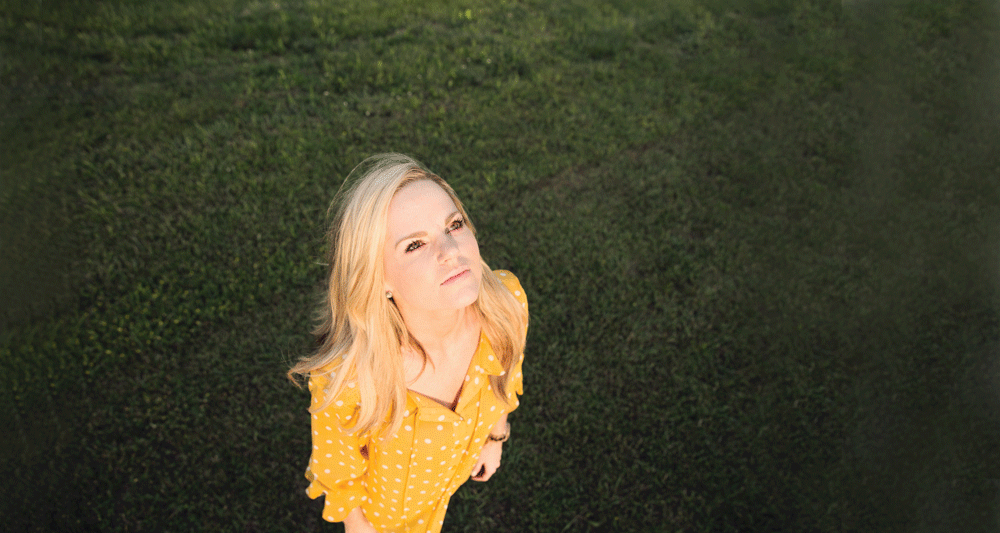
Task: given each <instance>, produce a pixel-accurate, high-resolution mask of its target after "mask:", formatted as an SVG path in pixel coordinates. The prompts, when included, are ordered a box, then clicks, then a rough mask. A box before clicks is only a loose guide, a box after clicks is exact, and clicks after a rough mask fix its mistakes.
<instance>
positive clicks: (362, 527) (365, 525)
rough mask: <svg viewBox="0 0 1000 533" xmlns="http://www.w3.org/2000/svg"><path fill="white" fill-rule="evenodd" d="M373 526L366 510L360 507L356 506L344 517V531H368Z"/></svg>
mask: <svg viewBox="0 0 1000 533" xmlns="http://www.w3.org/2000/svg"><path fill="white" fill-rule="evenodd" d="M371 527H372V525H371V522H369V521H368V518H367V517H365V513H364V511H362V510H361V508H360V507H355V508H354V510H353V511H351V512H350V513H348V515H347V516H346V517H344V531H367V530H368V529H369V528H371Z"/></svg>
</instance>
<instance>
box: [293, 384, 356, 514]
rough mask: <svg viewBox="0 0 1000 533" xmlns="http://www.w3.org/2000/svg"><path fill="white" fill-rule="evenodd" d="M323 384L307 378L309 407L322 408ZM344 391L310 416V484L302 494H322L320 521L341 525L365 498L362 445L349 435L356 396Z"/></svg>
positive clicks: (315, 496)
mask: <svg viewBox="0 0 1000 533" xmlns="http://www.w3.org/2000/svg"><path fill="white" fill-rule="evenodd" d="M326 382H327V380H326V378H325V377H323V376H313V377H311V378H309V391H310V392H311V393H312V402H313V406H316V407H318V406H320V405H323V402H324V390H323V389H324V387H325V386H326ZM346 390H347V393H345V394H341V395H340V396H338V398H337V399H336V400H335V401H334V402H332V403H330V405H328V406H327V407H326V408H324V409H323V410H321V411H316V412H315V413H313V414H312V440H313V451H312V457H311V458H310V459H309V467H308V468H307V469H306V479H308V480H309V481H310V483H309V487H308V488H307V489H306V494H308V495H309V497H310V498H318V497H319V496H324V495H325V503H324V505H323V518H324V519H325V520H328V521H330V522H342V521H343V520H344V518H345V517H346V516H347V515H348V513H350V512H351V511H352V510H354V508H356V507H359V506H361V504H362V502H364V501H365V500H366V499H367V492H366V489H365V484H364V481H363V476H364V475H365V472H366V471H367V469H368V458H367V456H366V452H365V451H363V450H362V448H363V447H364V446H365V444H366V443H365V442H362V441H361V439H359V438H358V437H357V436H355V435H352V434H351V433H349V429H350V427H351V426H353V425H354V420H352V419H353V418H354V417H356V416H357V412H356V408H357V406H358V401H357V398H358V395H357V393H356V392H354V389H346ZM351 392H354V394H351Z"/></svg>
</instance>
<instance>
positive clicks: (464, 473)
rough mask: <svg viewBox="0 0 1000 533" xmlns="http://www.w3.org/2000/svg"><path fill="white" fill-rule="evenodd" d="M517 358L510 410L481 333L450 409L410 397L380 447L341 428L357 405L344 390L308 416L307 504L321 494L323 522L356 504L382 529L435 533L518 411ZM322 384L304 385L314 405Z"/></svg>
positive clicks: (511, 284) (515, 285)
mask: <svg viewBox="0 0 1000 533" xmlns="http://www.w3.org/2000/svg"><path fill="white" fill-rule="evenodd" d="M496 274H497V275H498V276H499V278H500V280H501V281H502V282H503V284H504V285H505V286H506V287H507V289H508V290H510V291H511V293H512V294H513V295H514V297H515V298H516V299H517V300H518V302H520V303H521V304H522V306H524V307H525V308H527V300H526V299H525V296H524V293H523V289H522V288H521V285H520V283H519V282H518V280H517V278H516V277H514V276H513V274H510V273H509V272H506V271H502V270H501V271H496ZM523 360H524V356H523V355H522V356H521V357H520V358H519V360H518V362H517V364H516V365H515V367H514V368H513V369H512V371H511V381H510V385H509V386H508V393H507V398H508V402H509V403H510V405H509V406H507V405H504V403H503V402H501V401H500V400H499V399H498V398H497V397H496V394H494V393H493V392H492V391H493V388H492V387H491V385H490V379H489V377H490V376H501V375H505V374H506V372H505V371H504V369H503V368H502V367H501V365H500V361H499V359H498V357H497V356H496V354H494V352H493V349H492V347H491V346H490V343H489V340H488V339H487V338H486V337H485V335H483V336H482V338H481V340H480V345H479V349H478V350H477V351H476V354H475V355H474V356H473V360H472V364H471V365H470V370H469V374H468V375H466V376H465V381H466V384H465V386H464V387H463V388H462V391H461V394H460V396H459V401H458V406H457V407H456V409H455V411H452V410H450V409H448V408H447V407H444V406H442V405H441V404H438V403H437V402H434V401H432V400H430V399H428V398H426V397H422V396H420V395H418V394H414V393H409V394H407V405H406V410H405V411H404V413H403V418H404V419H403V423H402V425H401V426H400V430H399V431H398V432H397V434H396V435H395V436H393V438H389V439H386V440H384V441H379V440H366V441H365V442H361V441H360V439H358V438H357V437H356V436H354V435H352V434H350V433H349V432H348V430H347V429H346V428H345V427H344V425H345V424H346V425H347V426H348V427H349V426H350V421H351V418H352V416H354V415H355V412H356V409H357V399H358V392H357V388H356V387H348V388H347V389H345V391H343V392H342V393H341V395H340V396H339V397H338V398H337V399H336V401H334V402H333V403H331V404H330V406H329V407H327V408H326V409H324V410H323V411H321V412H319V413H315V414H314V415H313V416H312V426H313V427H312V429H313V454H312V457H311V460H310V462H309V464H310V466H309V468H307V469H306V478H307V479H309V481H310V485H309V487H308V489H307V490H306V492H307V494H308V495H309V497H311V498H318V497H319V496H325V502H324V503H325V505H324V506H323V518H324V519H326V520H328V521H331V522H340V521H343V519H344V517H346V516H347V514H349V513H350V512H351V511H353V510H354V509H355V508H357V507H358V506H359V505H360V506H361V507H362V509H363V511H364V513H365V516H366V517H367V518H368V520H369V521H370V522H372V524H373V525H374V526H375V528H376V529H378V530H380V531H382V530H386V531H395V530H406V531H412V532H431V533H437V532H439V531H440V530H441V526H442V524H443V522H444V517H445V511H446V510H447V508H448V501H449V499H450V498H451V495H452V494H454V493H455V491H456V490H458V488H459V487H460V486H461V485H462V484H463V483H465V481H466V480H467V479H468V478H469V475H470V474H471V471H472V467H473V466H474V465H475V463H476V461H477V459H478V457H479V452H480V450H481V449H482V446H483V445H484V443H485V442H486V436H487V435H488V433H489V432H490V430H491V429H492V428H493V426H494V424H496V422H497V421H498V420H499V419H500V417H501V416H503V415H504V414H506V413H508V412H510V411H512V410H514V409H515V408H516V407H517V406H518V403H519V400H518V395H519V394H521V393H522V389H523V384H522V374H521V364H522V362H523ZM325 385H326V383H325V381H324V378H322V377H314V378H312V379H310V383H309V387H310V390H311V391H312V393H313V404H314V405H318V404H319V401H320V399H321V398H322V394H323V392H322V391H323V388H324V386H325ZM351 385H353V384H351ZM352 389H353V390H352ZM320 420H323V422H320ZM331 421H335V422H336V423H331ZM335 443H336V444H335ZM362 450H364V453H363V452H362ZM407 456H408V457H409V460H408V461H407V460H406V459H405V458H406V457H407ZM383 473H384V474H385V475H382V474H383ZM393 473H395V474H393ZM355 481H357V483H355ZM357 502H361V503H360V504H359V503H357Z"/></svg>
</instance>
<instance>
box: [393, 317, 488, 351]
mask: <svg viewBox="0 0 1000 533" xmlns="http://www.w3.org/2000/svg"><path fill="white" fill-rule="evenodd" d="M399 313H400V314H401V315H402V316H403V323H404V324H405V325H406V329H407V330H408V331H409V332H410V335H411V336H412V337H413V338H414V339H416V341H417V342H419V343H420V346H421V347H423V349H424V352H425V353H426V354H427V357H429V358H430V359H431V361H432V362H434V363H437V362H439V361H446V360H450V359H452V358H454V357H460V356H461V355H462V354H460V353H457V348H458V347H459V346H461V343H460V342H459V341H460V340H461V339H462V337H463V336H464V335H467V334H468V333H469V331H470V329H475V330H476V332H478V331H479V314H478V313H477V312H476V310H475V307H474V306H473V305H469V306H468V307H465V308H463V309H457V310H451V311H435V312H423V313H414V312H413V311H409V310H407V309H405V308H403V307H400V308H399Z"/></svg>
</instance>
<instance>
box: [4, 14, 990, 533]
mask: <svg viewBox="0 0 1000 533" xmlns="http://www.w3.org/2000/svg"><path fill="white" fill-rule="evenodd" d="M996 16H997V13H996V11H995V9H994V8H993V7H991V6H989V5H987V3H986V2H962V1H957V0H948V1H943V2H936V3H933V4H931V3H926V2H891V3H890V2H877V3H875V2H862V1H858V2H844V3H840V2H837V3H829V2H807V1H801V2H795V1H790V0H789V1H775V2H763V1H749V0H748V1H744V2H737V1H723V0H703V1H696V0H690V1H684V0H677V1H672V2H651V1H642V0H636V1H631V2H629V1H619V2H582V1H578V2H554V3H552V2H528V1H501V2H473V1H466V2H422V3H418V4H416V5H415V4H414V3H409V2H382V3H380V4H379V5H373V4H371V3H367V2H336V3H334V2H317V1H302V2H290V1H289V2H245V1H225V0H224V1H219V2H212V3H204V2H183V1H172V2H153V3H147V2H129V1H120V2H93V3H76V2H59V1H43V2H28V1H22V0H0V291H2V292H0V302H2V307H0V310H2V311H3V312H2V313H0V320H2V322H0V328H2V329H0V380H2V381H0V383H2V389H0V391H2V394H0V423H2V426H0V427H3V428H5V429H4V431H2V432H0V450H2V452H0V473H2V475H3V478H4V479H5V483H3V484H0V487H2V488H0V517H2V518H0V523H2V525H3V529H4V530H5V531H189V530H200V531H285V530H289V531H302V530H310V531H311V530H322V529H327V530H337V529H338V528H339V527H340V526H337V525H329V524H325V523H324V522H322V520H321V519H320V516H319V510H320V507H321V505H322V504H321V503H319V502H313V501H310V500H308V499H307V498H306V497H305V495H304V492H303V489H304V488H305V485H306V482H305V479H304V478H303V476H302V473H303V470H304V466H305V463H306V460H307V457H308V454H309V452H310V449H311V445H310V440H309V429H308V415H307V412H306V408H307V403H308V395H307V393H306V392H304V391H303V390H300V389H296V388H295V387H294V386H292V385H291V384H290V383H289V382H288V381H287V380H286V379H285V378H284V373H285V371H286V369H287V368H288V366H289V364H290V362H291V361H293V360H294V359H295V358H297V357H299V356H301V355H303V354H305V353H308V351H309V349H310V347H311V339H310V338H309V336H308V331H309V328H310V325H311V318H312V312H313V310H314V305H315V303H316V300H317V296H318V291H319V290H320V289H321V286H322V278H323V273H324V268H323V265H321V264H320V262H321V261H322V249H323V244H322V232H323V230H324V221H325V212H326V209H327V207H328V204H329V202H330V200H331V199H332V197H333V195H334V193H335V192H336V190H337V189H338V187H339V186H340V183H341V182H342V180H343V178H344V176H346V174H347V173H348V172H349V171H350V169H351V168H352V167H353V166H354V165H355V164H357V163H358V162H359V161H360V160H361V159H363V158H364V157H366V156H368V155H371V154H373V153H377V152H382V151H401V152H405V153H408V154H411V155H413V156H415V157H417V158H418V159H420V160H422V161H424V162H425V163H426V164H427V165H428V166H429V167H430V168H431V169H432V170H434V171H435V172H437V173H439V174H441V175H442V176H444V177H445V178H446V179H448V180H449V181H450V182H451V183H452V184H453V185H454V187H455V188H456V190H457V191H458V193H459V195H460V196H461V197H462V198H463V199H464V200H465V202H466V203H467V206H468V208H469V211H470V213H471V215H472V217H473V218H474V220H475V221H476V223H477V226H478V227H479V230H480V235H479V237H480V246H481V249H482V252H483V255H484V257H485V258H486V260H487V261H488V262H489V263H490V265H491V266H492V267H494V268H505V269H509V270H512V271H514V272H515V273H516V274H517V275H518V276H519V277H520V279H521V281H522V283H523V285H524V286H525V288H526V290H527V292H528V296H529V299H530V305H531V310H532V322H531V329H530V332H529V339H528V349H527V355H526V357H527V360H526V366H525V369H526V372H525V396H524V398H523V401H522V407H521V408H520V409H519V410H518V411H517V412H516V413H515V414H514V415H512V423H513V437H512V439H511V441H510V443H509V444H508V446H507V447H506V448H505V455H504V463H503V467H502V470H501V471H500V473H499V474H498V475H497V476H496V477H495V478H494V479H492V480H491V481H490V482H489V483H487V484H483V485H480V484H475V483H471V482H470V483H469V484H468V485H467V486H465V487H463V488H462V489H461V490H460V491H459V492H458V493H457V494H456V496H455V498H454V499H453V500H452V503H451V505H450V508H449V515H448V519H447V521H446V523H445V531H519V532H520V531H542V532H548V531H995V530H996V528H997V527H998V525H1000V524H998V520H1000V519H998V516H1000V508H998V501H1000V500H998V497H1000V493H998V490H1000V466H998V464H997V462H996V460H995V458H996V449H997V448H998V445H1000V425H998V422H1000V416H998V415H997V409H998V408H1000V401H998V400H1000V396H998V394H1000V366H998V363H997V353H998V352H997V348H998V341H1000V335H998V333H1000V331H998V323H997V317H996V310H997V304H998V299H997V292H996V290H997V289H996V281H997V275H998V274H1000V264H998V262H1000V261H998V256H997V250H998V249H1000V248H998V245H1000V234H998V233H1000V232H998V229H1000V220H998V218H1000V217H998V214H1000V211H998V206H1000V197H998V190H1000V189H998V174H1000V156H998V154H1000V150H998V149H1000V146H998V145H1000V142H998V140H997V139H998V138H1000V136H998V135H997V123H998V122H997V118H998V116H1000V101H998V95H997V94H996V91H995V87H996V83H997V80H998V79H1000V77H998V76H1000V71H998V69H997V66H996V55H995V51H996V50H998V49H1000V40H998V35H997V25H996V22H995V21H996Z"/></svg>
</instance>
